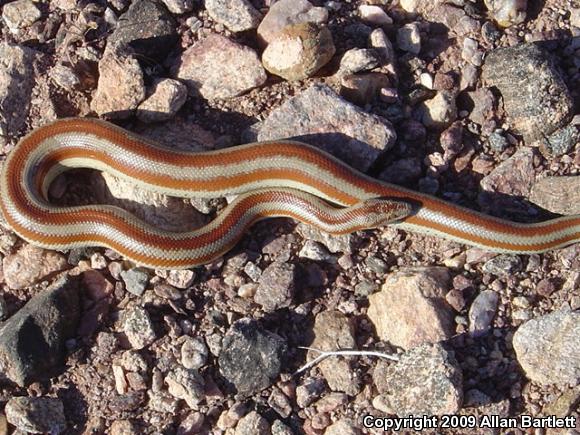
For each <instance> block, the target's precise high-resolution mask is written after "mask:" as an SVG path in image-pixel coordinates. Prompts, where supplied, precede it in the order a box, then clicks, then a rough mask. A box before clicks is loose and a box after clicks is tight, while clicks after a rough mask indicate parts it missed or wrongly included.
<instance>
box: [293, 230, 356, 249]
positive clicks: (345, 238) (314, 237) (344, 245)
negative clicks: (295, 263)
mask: <svg viewBox="0 0 580 435" xmlns="http://www.w3.org/2000/svg"><path fill="white" fill-rule="evenodd" d="M296 230H297V232H298V234H300V236H301V237H302V238H304V239H307V240H311V241H315V242H319V243H321V244H322V245H324V246H326V248H328V250H329V251H330V252H332V253H337V252H351V249H352V246H351V243H352V235H351V234H344V235H338V236H335V235H332V234H328V233H325V232H324V231H321V230H319V229H317V228H315V227H312V226H310V225H306V224H303V223H300V224H298V226H297V227H296Z"/></svg>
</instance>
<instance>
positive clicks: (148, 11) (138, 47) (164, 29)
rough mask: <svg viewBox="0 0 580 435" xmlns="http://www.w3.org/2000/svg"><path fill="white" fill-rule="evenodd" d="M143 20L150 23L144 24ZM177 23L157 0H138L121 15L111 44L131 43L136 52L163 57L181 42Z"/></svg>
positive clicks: (156, 58)
mask: <svg viewBox="0 0 580 435" xmlns="http://www.w3.org/2000/svg"><path fill="white" fill-rule="evenodd" d="M143 23H147V25H144V24H143ZM177 27H178V26H177V23H176V22H175V19H174V18H173V17H172V16H171V14H170V13H169V11H168V10H167V8H166V7H165V6H164V5H163V3H161V2H160V1H158V0H136V1H133V2H131V4H130V6H129V9H127V12H125V13H124V14H122V15H121V16H120V17H119V24H118V25H117V28H116V29H115V31H114V32H113V33H112V34H111V36H109V37H108V41H107V43H108V45H110V46H115V47H117V46H119V47H121V48H122V47H125V46H127V45H128V46H130V47H131V48H132V49H133V50H134V51H135V54H136V55H140V56H143V57H144V58H145V59H152V60H155V61H162V60H163V59H165V57H166V56H167V54H168V53H169V52H170V51H171V49H172V48H173V46H174V45H175V44H176V43H177V42H178V40H179V36H178V34H177Z"/></svg>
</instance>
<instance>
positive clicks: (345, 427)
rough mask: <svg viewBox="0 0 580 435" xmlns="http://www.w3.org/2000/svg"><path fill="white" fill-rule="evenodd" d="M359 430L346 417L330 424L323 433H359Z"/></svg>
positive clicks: (334, 434)
mask: <svg viewBox="0 0 580 435" xmlns="http://www.w3.org/2000/svg"><path fill="white" fill-rule="evenodd" d="M361 434H362V432H361V430H360V429H359V428H358V427H357V426H356V425H355V423H354V422H353V421H350V420H348V419H344V418H343V419H342V420H338V421H337V422H336V423H333V424H331V425H330V426H328V427H327V428H326V430H325V431H324V435H361Z"/></svg>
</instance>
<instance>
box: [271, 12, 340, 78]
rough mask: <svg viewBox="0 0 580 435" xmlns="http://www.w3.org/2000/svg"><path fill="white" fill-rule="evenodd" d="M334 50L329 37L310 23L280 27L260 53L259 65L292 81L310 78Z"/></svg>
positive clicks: (324, 28)
mask: <svg viewBox="0 0 580 435" xmlns="http://www.w3.org/2000/svg"><path fill="white" fill-rule="evenodd" d="M335 51H336V49H335V47H334V43H333V41H332V34H331V33H330V31H329V30H328V29H327V28H326V27H321V26H318V25H317V24H314V23H298V24H292V25H289V26H286V27H284V28H283V29H282V30H281V31H280V32H279V33H278V34H277V36H276V37H275V38H274V39H273V40H272V41H270V43H269V44H268V46H267V47H266V49H265V50H264V53H263V54H262V63H263V65H264V68H266V69H267V70H268V71H269V72H271V73H272V74H276V75H278V76H280V77H282V78H284V79H286V80H289V81H296V80H303V79H305V78H308V77H311V76H312V75H314V73H315V72H316V71H318V70H319V69H320V68H322V67H323V66H324V65H326V64H327V63H328V62H329V61H330V59H332V56H333V55H334V52H335Z"/></svg>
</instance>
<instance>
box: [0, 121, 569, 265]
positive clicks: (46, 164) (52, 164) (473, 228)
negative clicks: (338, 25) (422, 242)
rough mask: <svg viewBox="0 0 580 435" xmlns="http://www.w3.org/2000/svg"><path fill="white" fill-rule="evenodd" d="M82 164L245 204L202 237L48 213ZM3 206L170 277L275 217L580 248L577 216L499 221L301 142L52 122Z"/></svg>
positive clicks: (23, 232) (49, 231)
mask: <svg viewBox="0 0 580 435" xmlns="http://www.w3.org/2000/svg"><path fill="white" fill-rule="evenodd" d="M77 167H86V168H94V169H98V170H103V171H107V172H109V173H112V174H114V175H116V176H118V177H120V178H123V179H125V180H129V181H131V182H133V183H135V184H137V185H140V186H142V187H145V188H147V189H150V190H154V191H157V192H161V193H164V194H168V195H174V196H180V197H219V196H224V195H231V194H238V195H240V196H239V197H238V198H237V199H236V200H235V201H234V202H233V203H231V204H230V205H229V206H228V207H227V208H226V209H225V210H224V212H223V213H222V214H220V216H219V217H218V218H217V219H216V220H215V221H213V222H212V223H210V224H209V225H207V226H205V227H203V228H201V229H199V230H197V231H194V232H186V233H171V232H165V231H161V230H159V229H155V228H153V227H151V226H150V225H147V224H145V223H143V222H141V221H140V220H138V219H136V218H135V217H134V216H132V215H131V214H129V213H127V212H125V211H123V210H121V209H119V208H117V207H113V206H106V205H93V206H78V207H57V206H54V205H52V204H50V203H49V202H48V200H47V197H48V194H47V192H48V187H49V185H50V183H51V182H52V180H54V178H55V177H56V176H57V175H58V174H60V173H61V172H63V171H64V170H67V169H69V168H77ZM319 198H322V199H324V200H326V201H328V202H330V203H332V204H335V205H337V206H343V207H346V208H344V209H337V208H334V207H332V206H330V205H329V204H327V203H325V202H324V201H321V200H320V199H319ZM411 204H413V207H412V206H411ZM0 208H1V210H2V213H3V215H4V217H5V219H6V221H7V222H8V224H9V225H10V226H11V227H12V229H13V230H14V231H15V232H16V233H17V234H18V235H20V236H21V237H22V238H24V239H25V240H27V241H29V242H31V243H33V244H36V245H39V246H43V247H46V248H53V249H67V248H72V247H80V246H106V247H110V248H112V249H115V250H117V251H118V252H120V253H121V254H123V255H124V256H126V257H127V258H130V259H132V260H134V261H136V262H137V263H140V264H143V265H147V266H150V267H155V268H165V269H175V268H186V267H192V266H196V265H199V264H203V263H207V262H209V261H211V260H212V259H214V258H216V257H218V256H220V255H222V254H223V253H224V252H226V251H227V250H228V249H230V248H231V247H232V246H233V245H234V244H235V243H236V242H237V241H238V240H239V238H240V237H242V235H243V233H244V231H245V229H246V228H247V227H248V226H249V225H251V224H253V223H254V222H255V221H257V220H259V219H262V218H265V217H270V216H288V217H292V218H295V219H297V220H301V221H304V222H306V223H309V224H312V225H315V226H318V227H320V228H322V229H323V230H326V231H329V232H334V233H344V232H352V231H356V230H358V229H363V228H374V227H377V226H381V225H384V224H386V223H390V222H393V221H395V222H394V223H393V224H392V225H394V226H396V227H397V228H402V229H404V230H410V231H417V232H421V233H426V234H431V235H437V236H440V237H444V238H447V239H451V240H455V241H458V242H461V243H465V244H468V245H474V246H480V247H483V248H485V249H487V250H490V251H496V252H513V253H533V252H544V251H547V250H550V249H555V248H559V247H562V246H566V245H568V244H571V243H574V242H577V241H580V216H567V217H561V218H557V219H553V220H550V221H546V222H541V223H537V224H519V223H514V222H510V221H506V220H501V219H497V218H494V217H491V216H486V215H483V214H480V213H477V212H475V211H472V210H469V209H466V208H463V207H460V206H457V205H454V204H451V203H447V202H445V201H442V200H439V199H437V198H434V197H431V196H428V195H425V194H422V193H417V192H413V191H410V190H407V189H404V188H401V187H398V186H394V185H391V184H388V183H384V182H381V181H378V180H375V179H372V178H370V177H368V176H366V175H364V174H362V173H360V172H358V171H356V170H355V169H353V168H351V167H349V166H347V165H346V164H344V163H342V162H341V161H339V160H337V159H336V158H334V157H332V156H330V155H328V154H327V153H325V152H323V151H320V150H318V149H316V148H314V147H311V146H309V145H305V144H302V143H298V142H286V141H276V142H264V143H252V144H248V145H243V146H239V147H233V148H228V149H224V150H218V151H210V152H204V153H196V154H192V153H185V152H179V151H174V150H168V149H163V148H161V147H159V146H156V145H155V144H152V143H150V142H148V141H147V140H145V139H143V138H140V137H138V136H136V135H133V134H131V133H129V132H127V131H125V130H123V129H121V128H119V127H116V126H114V125H112V124H109V123H107V122H104V121H98V120H91V119H65V120H60V121H56V122H54V123H52V124H48V125H46V126H44V127H41V128H39V129H37V130H35V131H33V132H32V133H31V134H29V135H28V136H26V137H24V138H23V139H22V140H21V141H20V142H19V144H18V145H17V147H16V148H15V149H14V150H12V152H11V153H10V154H9V155H8V157H7V159H6V162H5V164H4V166H3V168H2V174H1V178H0Z"/></svg>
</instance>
